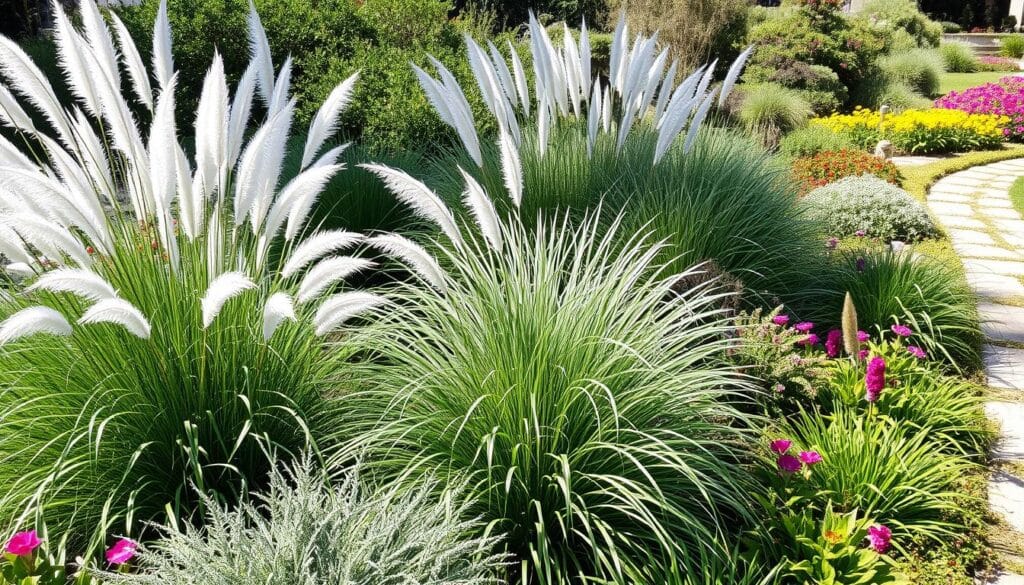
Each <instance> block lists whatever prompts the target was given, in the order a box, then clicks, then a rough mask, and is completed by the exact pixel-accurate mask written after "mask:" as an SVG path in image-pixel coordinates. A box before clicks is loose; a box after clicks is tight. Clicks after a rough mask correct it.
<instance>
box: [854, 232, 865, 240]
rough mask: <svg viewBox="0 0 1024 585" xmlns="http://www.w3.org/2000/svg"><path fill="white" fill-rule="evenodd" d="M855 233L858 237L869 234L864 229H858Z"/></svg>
mask: <svg viewBox="0 0 1024 585" xmlns="http://www.w3.org/2000/svg"><path fill="white" fill-rule="evenodd" d="M854 235H855V236H857V237H858V238H863V237H864V236H866V235H867V232H865V231H864V230H857V231H856V232H854Z"/></svg>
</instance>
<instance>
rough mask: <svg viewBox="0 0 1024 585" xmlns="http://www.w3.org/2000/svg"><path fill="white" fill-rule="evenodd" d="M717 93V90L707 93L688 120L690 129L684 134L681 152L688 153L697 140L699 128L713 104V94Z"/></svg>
mask: <svg viewBox="0 0 1024 585" xmlns="http://www.w3.org/2000/svg"><path fill="white" fill-rule="evenodd" d="M717 91H718V90H717V89H713V90H711V91H710V92H708V94H707V96H706V97H705V98H704V102H703V103H701V105H700V107H699V108H697V113H696V114H694V115H693V119H692V120H690V129H689V131H688V132H687V133H686V143H685V144H684V145H683V152H690V149H691V148H693V143H694V141H695V140H696V139H697V133H698V132H700V126H701V124H703V123H704V118H705V117H706V116H707V115H708V110H710V109H711V104H713V103H714V102H715V92H717Z"/></svg>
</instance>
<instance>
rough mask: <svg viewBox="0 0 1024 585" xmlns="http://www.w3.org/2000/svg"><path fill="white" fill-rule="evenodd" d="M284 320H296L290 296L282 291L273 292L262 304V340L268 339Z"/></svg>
mask: <svg viewBox="0 0 1024 585" xmlns="http://www.w3.org/2000/svg"><path fill="white" fill-rule="evenodd" d="M285 320H288V321H295V320H296V317H295V307H294V305H293V304H292V298H291V297H290V296H288V295H287V294H285V293H282V292H279V293H274V294H272V295H270V298H269V299H267V304H266V305H264V306H263V340H264V341H270V338H271V337H273V336H274V332H275V331H277V328H278V326H279V325H281V323H283V322H284V321H285Z"/></svg>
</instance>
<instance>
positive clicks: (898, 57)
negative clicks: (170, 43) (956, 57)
mask: <svg viewBox="0 0 1024 585" xmlns="http://www.w3.org/2000/svg"><path fill="white" fill-rule="evenodd" d="M878 64H879V67H881V69H882V72H883V73H884V74H885V75H886V76H888V78H889V79H890V81H891V82H896V83H903V84H906V85H907V86H908V87H910V88H911V89H913V90H914V91H915V92H917V93H919V94H921V95H925V96H932V95H936V94H938V93H939V78H940V77H941V76H942V73H943V68H944V67H945V65H944V62H943V59H942V55H940V54H939V53H937V52H936V51H935V50H930V49H913V50H911V51H907V52H901V53H895V54H892V55H887V56H885V57H883V58H881V59H880V60H879V61H878Z"/></svg>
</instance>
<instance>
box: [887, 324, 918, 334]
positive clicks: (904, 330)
mask: <svg viewBox="0 0 1024 585" xmlns="http://www.w3.org/2000/svg"><path fill="white" fill-rule="evenodd" d="M892 332H893V333H895V334H896V335H899V336H900V337H910V336H911V335H913V334H914V332H913V330H911V329H910V327H907V326H906V325H900V324H898V323H897V324H896V325H893V326H892Z"/></svg>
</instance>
